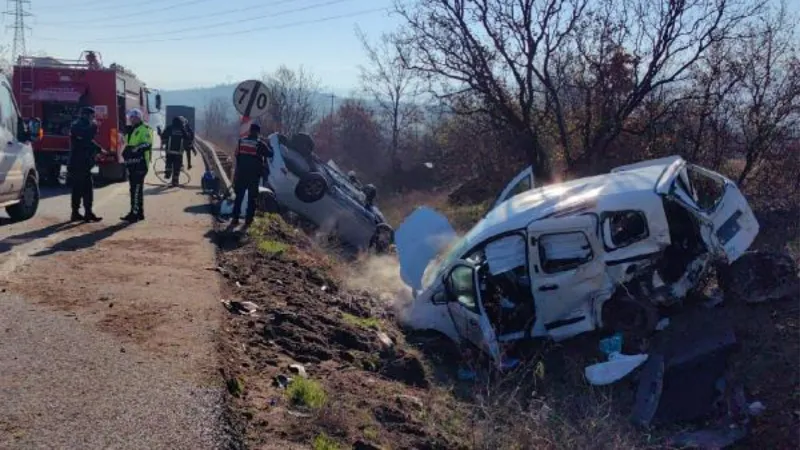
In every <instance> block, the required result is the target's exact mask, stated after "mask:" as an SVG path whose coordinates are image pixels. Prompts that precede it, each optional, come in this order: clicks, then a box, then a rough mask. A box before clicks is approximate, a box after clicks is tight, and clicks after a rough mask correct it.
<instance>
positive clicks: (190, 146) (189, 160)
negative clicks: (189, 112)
mask: <svg viewBox="0 0 800 450" xmlns="http://www.w3.org/2000/svg"><path fill="white" fill-rule="evenodd" d="M179 117H180V119H181V120H182V121H183V127H184V128H185V129H186V133H187V134H188V136H189V138H188V139H189V140H188V142H187V144H186V149H185V151H186V166H187V168H188V169H189V170H191V169H192V155H191V153H194V156H197V149H196V148H194V130H193V129H192V126H191V125H189V120H188V119H187V118H186V117H183V116H179Z"/></svg>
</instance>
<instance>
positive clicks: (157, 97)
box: [156, 94, 161, 111]
mask: <svg viewBox="0 0 800 450" xmlns="http://www.w3.org/2000/svg"><path fill="white" fill-rule="evenodd" d="M156 111H161V94H156Z"/></svg>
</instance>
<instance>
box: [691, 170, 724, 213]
mask: <svg viewBox="0 0 800 450" xmlns="http://www.w3.org/2000/svg"><path fill="white" fill-rule="evenodd" d="M686 172H687V175H688V177H689V183H691V185H692V191H693V192H694V196H695V201H696V202H697V206H699V207H700V209H702V210H703V211H710V210H712V209H714V208H716V207H717V204H718V203H719V202H720V200H722V196H723V195H724V194H725V180H723V179H722V178H719V177H716V176H713V175H712V174H710V173H708V172H706V171H703V170H701V169H699V168H697V167H695V166H692V165H689V166H687V167H686Z"/></svg>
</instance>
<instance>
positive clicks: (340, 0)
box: [89, 0, 353, 42]
mask: <svg viewBox="0 0 800 450" xmlns="http://www.w3.org/2000/svg"><path fill="white" fill-rule="evenodd" d="M350 1H353V0H329V1H327V2H325V3H317V4H314V5H309V6H305V7H303V8H295V9H290V10H287V11H279V12H277V13H270V14H262V15H260V16H252V17H248V18H246V19H238V20H228V21H225V22H218V23H213V24H207V25H197V26H193V27H188V28H181V29H178V30H169V31H164V32H160V33H147V35H148V36H169V35H175V34H182V33H185V32H187V31H197V30H207V29H209V28H219V27H227V26H229V25H238V24H240V23H245V22H253V21H257V20H262V19H269V18H272V17H278V16H285V15H287V14H292V13H296V12H301V11H308V10H311V9H316V8H319V7H323V6H330V5H335V4H337V3H344V2H350ZM141 37H142V34H141V33H138V34H134V35H128V36H119V37H115V38H114V40H123V41H124V40H128V39H141ZM105 41H106V40H105V39H96V40H95V41H94V42H105ZM89 42H92V41H89Z"/></svg>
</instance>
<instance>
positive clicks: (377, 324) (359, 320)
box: [342, 313, 381, 330]
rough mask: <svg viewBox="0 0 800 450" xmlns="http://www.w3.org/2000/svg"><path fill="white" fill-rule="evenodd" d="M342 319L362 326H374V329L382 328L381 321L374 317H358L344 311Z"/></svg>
mask: <svg viewBox="0 0 800 450" xmlns="http://www.w3.org/2000/svg"><path fill="white" fill-rule="evenodd" d="M342 320H344V321H345V323H348V324H350V325H353V326H356V327H361V328H372V329H373V330H380V328H381V321H380V320H378V319H376V318H374V317H366V318H364V317H358V316H354V315H352V314H347V313H343V314H342Z"/></svg>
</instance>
